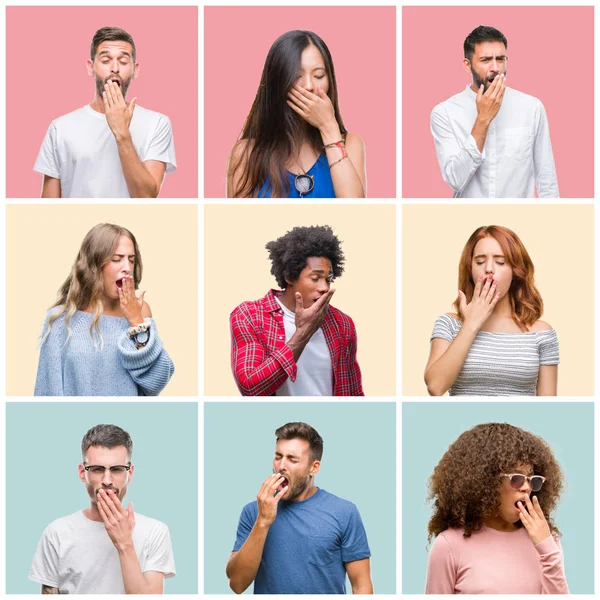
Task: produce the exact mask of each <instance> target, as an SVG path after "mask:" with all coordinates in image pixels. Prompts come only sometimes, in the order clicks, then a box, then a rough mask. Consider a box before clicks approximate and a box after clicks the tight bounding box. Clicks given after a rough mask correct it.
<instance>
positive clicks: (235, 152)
mask: <svg viewBox="0 0 600 600" xmlns="http://www.w3.org/2000/svg"><path fill="white" fill-rule="evenodd" d="M253 147H254V140H250V139H243V140H237V141H236V142H235V144H233V147H232V148H231V152H230V153H229V160H230V161H236V162H237V161H239V160H240V159H241V158H242V156H244V155H245V154H246V153H247V152H251V151H252V148H253Z"/></svg>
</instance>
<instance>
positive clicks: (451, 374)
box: [425, 324, 477, 396]
mask: <svg viewBox="0 0 600 600" xmlns="http://www.w3.org/2000/svg"><path fill="white" fill-rule="evenodd" d="M476 335H477V329H476V328H472V327H469V326H467V325H466V324H463V326H462V327H461V329H460V331H459V332H458V334H457V336H456V338H454V341H453V342H452V343H451V344H450V346H448V349H447V350H446V351H445V352H444V353H443V354H442V355H441V356H440V357H439V358H438V359H437V360H436V361H435V362H434V363H433V364H431V365H429V367H428V368H427V370H426V371H425V383H426V384H427V391H428V392H429V395H430V396H443V395H444V394H445V393H446V392H447V391H448V390H449V389H450V387H451V386H452V384H453V383H454V382H455V381H456V378H457V377H458V375H459V373H460V371H461V369H462V368H463V365H464V363H465V360H466V359H467V356H468V354H469V350H470V349H471V346H472V344H473V340H474V339H475V336H476Z"/></svg>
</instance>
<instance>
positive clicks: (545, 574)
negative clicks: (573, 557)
mask: <svg viewBox="0 0 600 600" xmlns="http://www.w3.org/2000/svg"><path fill="white" fill-rule="evenodd" d="M535 549H536V550H537V551H538V553H539V555H540V566H541V571H542V594H568V593H569V586H568V585H567V578H566V577H565V570H564V566H563V557H562V552H561V549H560V547H559V546H558V544H557V542H555V541H554V539H553V538H552V536H550V537H548V538H546V539H545V540H543V541H542V542H540V543H539V544H537V545H536V546H535Z"/></svg>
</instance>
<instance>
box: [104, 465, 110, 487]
mask: <svg viewBox="0 0 600 600" xmlns="http://www.w3.org/2000/svg"><path fill="white" fill-rule="evenodd" d="M102 484H103V485H106V486H109V485H111V484H112V474H111V472H110V469H104V476H103V477H102Z"/></svg>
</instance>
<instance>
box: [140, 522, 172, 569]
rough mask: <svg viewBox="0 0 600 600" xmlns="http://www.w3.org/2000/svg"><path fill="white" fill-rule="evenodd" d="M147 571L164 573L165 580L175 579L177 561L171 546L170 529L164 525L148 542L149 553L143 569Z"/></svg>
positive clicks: (159, 527) (157, 529) (155, 531)
mask: <svg viewBox="0 0 600 600" xmlns="http://www.w3.org/2000/svg"><path fill="white" fill-rule="evenodd" d="M147 571H158V572H159V573H163V574H164V576H165V579H168V578H169V577H175V559H174V558H173V548H172V546H171V536H170V534H169V528H168V527H167V526H166V525H165V524H164V523H159V524H158V526H157V527H156V528H155V529H154V531H153V532H152V534H151V535H150V537H149V540H148V551H147V554H146V560H145V561H144V566H143V569H142V572H143V573H146V572H147Z"/></svg>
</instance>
